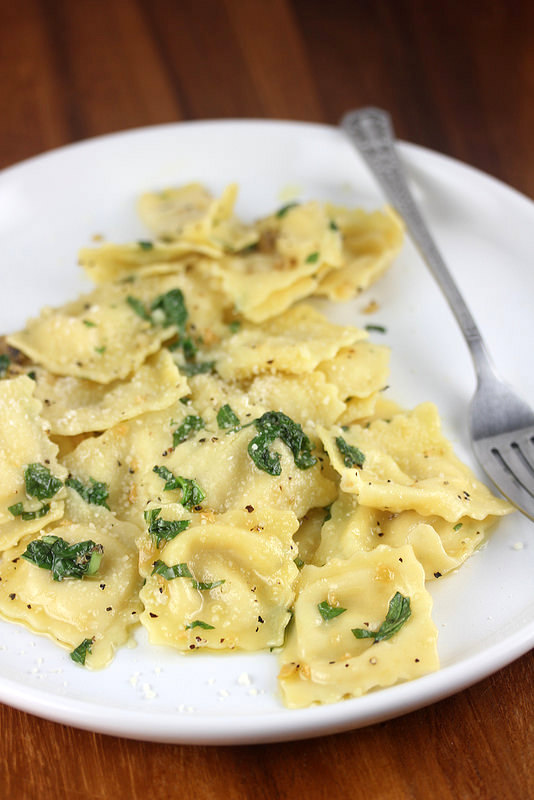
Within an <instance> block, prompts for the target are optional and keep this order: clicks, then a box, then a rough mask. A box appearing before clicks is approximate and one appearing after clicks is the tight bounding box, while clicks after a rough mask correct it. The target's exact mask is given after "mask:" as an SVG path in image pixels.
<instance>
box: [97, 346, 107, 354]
mask: <svg viewBox="0 0 534 800" xmlns="http://www.w3.org/2000/svg"><path fill="white" fill-rule="evenodd" d="M105 352H106V347H104V346H102V347H95V353H98V354H99V355H101V356H103V355H104V353H105Z"/></svg>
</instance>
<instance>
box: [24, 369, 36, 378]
mask: <svg viewBox="0 0 534 800" xmlns="http://www.w3.org/2000/svg"><path fill="white" fill-rule="evenodd" d="M26 375H27V376H28V378H31V379H32V381H36V380H37V375H36V374H35V372H34V371H33V369H32V370H31V371H30V372H27V373H26Z"/></svg>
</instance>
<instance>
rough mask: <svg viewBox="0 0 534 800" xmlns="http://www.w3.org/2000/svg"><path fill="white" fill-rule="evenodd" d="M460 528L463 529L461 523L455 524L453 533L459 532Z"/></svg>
mask: <svg viewBox="0 0 534 800" xmlns="http://www.w3.org/2000/svg"><path fill="white" fill-rule="evenodd" d="M462 527H463V522H458V523H457V524H456V525H455V526H454V527H453V531H459V530H460V528H462Z"/></svg>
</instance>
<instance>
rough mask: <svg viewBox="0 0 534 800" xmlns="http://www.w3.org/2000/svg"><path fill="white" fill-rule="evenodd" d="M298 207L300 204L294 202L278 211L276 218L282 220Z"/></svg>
mask: <svg viewBox="0 0 534 800" xmlns="http://www.w3.org/2000/svg"><path fill="white" fill-rule="evenodd" d="M298 205H299V204H298V203H297V202H296V201H295V200H293V201H292V202H291V203H286V204H285V206H282V208H279V209H278V211H277V212H276V214H275V216H276V217H278V219H282V217H285V215H286V214H287V212H288V211H289V210H290V209H291V208H296V207H297V206H298Z"/></svg>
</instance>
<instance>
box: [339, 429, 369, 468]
mask: <svg viewBox="0 0 534 800" xmlns="http://www.w3.org/2000/svg"><path fill="white" fill-rule="evenodd" d="M336 444H337V449H338V450H339V452H340V453H341V455H342V456H343V463H344V464H345V466H346V467H363V462H364V461H365V456H364V454H363V453H362V451H361V450H360V449H359V448H358V447H353V446H352V445H351V444H349V443H348V442H346V441H345V439H344V438H343V437H342V436H338V437H337V438H336Z"/></svg>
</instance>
